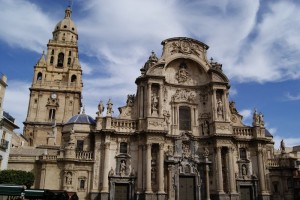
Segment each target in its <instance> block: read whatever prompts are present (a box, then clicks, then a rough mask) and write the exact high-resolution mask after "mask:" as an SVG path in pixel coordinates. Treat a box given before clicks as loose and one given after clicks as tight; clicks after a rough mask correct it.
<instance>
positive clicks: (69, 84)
mask: <svg viewBox="0 0 300 200" xmlns="http://www.w3.org/2000/svg"><path fill="white" fill-rule="evenodd" d="M35 85H38V86H51V87H66V88H80V84H77V83H75V82H73V83H72V82H68V81H43V80H37V81H36V83H35Z"/></svg>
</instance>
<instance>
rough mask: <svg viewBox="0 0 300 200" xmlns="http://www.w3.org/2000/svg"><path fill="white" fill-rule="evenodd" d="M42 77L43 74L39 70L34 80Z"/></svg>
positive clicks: (39, 79)
mask: <svg viewBox="0 0 300 200" xmlns="http://www.w3.org/2000/svg"><path fill="white" fill-rule="evenodd" d="M42 78H43V74H42V72H39V73H38V75H37V77H36V80H38V81H41V80H42Z"/></svg>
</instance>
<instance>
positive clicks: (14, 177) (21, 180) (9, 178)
mask: <svg viewBox="0 0 300 200" xmlns="http://www.w3.org/2000/svg"><path fill="white" fill-rule="evenodd" d="M33 182H34V174H33V173H32V172H26V171H22V170H2V171H0V184H16V185H25V186H26V187H27V188H30V187H31V186H32V185H33Z"/></svg>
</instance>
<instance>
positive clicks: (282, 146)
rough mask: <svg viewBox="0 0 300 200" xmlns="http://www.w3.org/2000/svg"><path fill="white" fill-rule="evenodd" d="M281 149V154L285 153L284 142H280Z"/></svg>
mask: <svg viewBox="0 0 300 200" xmlns="http://www.w3.org/2000/svg"><path fill="white" fill-rule="evenodd" d="M280 149H281V152H283V153H284V152H285V144H284V141H283V140H281V142H280Z"/></svg>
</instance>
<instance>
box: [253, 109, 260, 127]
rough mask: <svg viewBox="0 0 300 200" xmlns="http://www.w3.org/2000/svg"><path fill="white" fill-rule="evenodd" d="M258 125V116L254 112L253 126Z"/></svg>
mask: <svg viewBox="0 0 300 200" xmlns="http://www.w3.org/2000/svg"><path fill="white" fill-rule="evenodd" d="M257 125H259V115H258V113H257V111H256V110H254V113H253V126H257Z"/></svg>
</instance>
